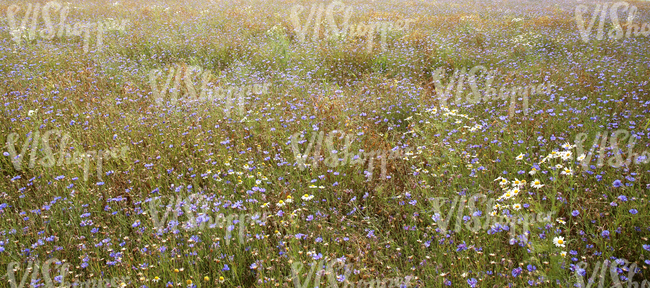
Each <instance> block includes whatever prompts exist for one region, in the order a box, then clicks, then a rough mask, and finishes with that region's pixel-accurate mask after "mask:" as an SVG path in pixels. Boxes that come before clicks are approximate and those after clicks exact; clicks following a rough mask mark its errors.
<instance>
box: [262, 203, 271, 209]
mask: <svg viewBox="0 0 650 288" xmlns="http://www.w3.org/2000/svg"><path fill="white" fill-rule="evenodd" d="M269 205H271V202H266V203H264V204H262V205H261V206H260V207H262V208H268V207H269Z"/></svg>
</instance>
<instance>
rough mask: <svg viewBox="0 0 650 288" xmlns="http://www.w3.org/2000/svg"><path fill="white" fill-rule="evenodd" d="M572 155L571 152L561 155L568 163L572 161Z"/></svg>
mask: <svg viewBox="0 0 650 288" xmlns="http://www.w3.org/2000/svg"><path fill="white" fill-rule="evenodd" d="M572 155H573V153H571V151H565V152H564V153H561V155H560V157H561V158H562V160H564V161H566V160H569V159H571V157H572Z"/></svg>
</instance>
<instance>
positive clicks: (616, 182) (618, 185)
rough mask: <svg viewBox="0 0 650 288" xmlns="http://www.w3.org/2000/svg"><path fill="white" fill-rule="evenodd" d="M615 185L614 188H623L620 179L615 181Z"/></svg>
mask: <svg viewBox="0 0 650 288" xmlns="http://www.w3.org/2000/svg"><path fill="white" fill-rule="evenodd" d="M613 184H614V188H618V187H621V186H623V183H621V180H618V179H617V180H616V181H614V183H613Z"/></svg>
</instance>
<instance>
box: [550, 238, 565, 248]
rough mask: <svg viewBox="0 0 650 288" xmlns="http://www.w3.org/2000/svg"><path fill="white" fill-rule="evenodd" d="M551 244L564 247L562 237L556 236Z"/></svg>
mask: <svg viewBox="0 0 650 288" xmlns="http://www.w3.org/2000/svg"><path fill="white" fill-rule="evenodd" d="M553 243H554V244H555V246H556V247H565V246H566V245H564V237H562V236H558V237H555V238H553Z"/></svg>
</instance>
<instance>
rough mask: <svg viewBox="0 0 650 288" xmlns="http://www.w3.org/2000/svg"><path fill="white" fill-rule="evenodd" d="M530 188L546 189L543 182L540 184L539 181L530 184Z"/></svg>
mask: <svg viewBox="0 0 650 288" xmlns="http://www.w3.org/2000/svg"><path fill="white" fill-rule="evenodd" d="M530 186H531V187H533V188H535V189H539V188H542V187H544V184H542V182H540V181H539V179H535V180H533V183H531V184H530Z"/></svg>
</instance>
